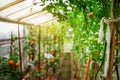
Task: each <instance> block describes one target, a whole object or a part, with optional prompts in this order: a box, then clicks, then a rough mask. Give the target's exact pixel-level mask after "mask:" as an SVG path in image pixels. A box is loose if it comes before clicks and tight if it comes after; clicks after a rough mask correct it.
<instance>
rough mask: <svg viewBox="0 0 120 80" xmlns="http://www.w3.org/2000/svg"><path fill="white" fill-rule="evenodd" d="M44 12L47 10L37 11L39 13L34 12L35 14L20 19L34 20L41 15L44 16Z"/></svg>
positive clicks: (46, 12)
mask: <svg viewBox="0 0 120 80" xmlns="http://www.w3.org/2000/svg"><path fill="white" fill-rule="evenodd" d="M46 14H48V11H43V12H39V13H36V14H35V15H32V16H29V17H27V18H24V19H22V20H21V21H31V20H34V19H37V18H41V17H43V16H45V15H46Z"/></svg>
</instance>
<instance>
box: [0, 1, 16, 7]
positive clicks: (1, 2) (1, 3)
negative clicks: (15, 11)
mask: <svg viewBox="0 0 120 80" xmlns="http://www.w3.org/2000/svg"><path fill="white" fill-rule="evenodd" d="M14 1H16V0H0V7H3V6H5V5H7V4H9V3H11V2H14Z"/></svg>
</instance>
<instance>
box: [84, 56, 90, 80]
mask: <svg viewBox="0 0 120 80" xmlns="http://www.w3.org/2000/svg"><path fill="white" fill-rule="evenodd" d="M90 62H91V59H90V58H89V59H88V61H87V69H86V79H85V80H88V75H89V74H88V73H89V68H90Z"/></svg>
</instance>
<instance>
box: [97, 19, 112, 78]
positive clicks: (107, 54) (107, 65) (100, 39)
mask: <svg viewBox="0 0 120 80" xmlns="http://www.w3.org/2000/svg"><path fill="white" fill-rule="evenodd" d="M104 23H106V24H107V30H106V37H105V38H106V42H107V46H106V56H107V57H106V61H105V65H104V77H106V76H107V73H108V68H109V54H110V26H109V23H110V21H109V20H108V19H106V18H105V17H103V18H102V19H101V22H100V30H99V38H98V43H100V42H101V41H102V39H103V37H104V31H103V28H104Z"/></svg>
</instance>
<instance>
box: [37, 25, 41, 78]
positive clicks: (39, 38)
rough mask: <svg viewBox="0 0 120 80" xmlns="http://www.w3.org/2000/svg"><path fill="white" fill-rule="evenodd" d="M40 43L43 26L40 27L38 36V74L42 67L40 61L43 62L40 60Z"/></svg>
mask: <svg viewBox="0 0 120 80" xmlns="http://www.w3.org/2000/svg"><path fill="white" fill-rule="evenodd" d="M40 41H41V26H39V34H38V72H39V73H40V71H41V70H40V67H41V64H40V61H41V58H40V51H41V49H40ZM38 80H40V77H39V78H38Z"/></svg>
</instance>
